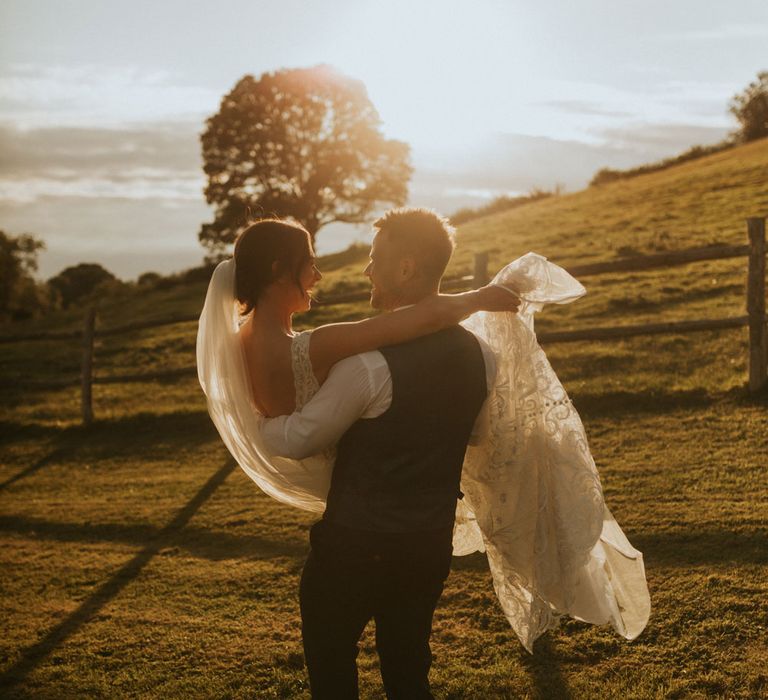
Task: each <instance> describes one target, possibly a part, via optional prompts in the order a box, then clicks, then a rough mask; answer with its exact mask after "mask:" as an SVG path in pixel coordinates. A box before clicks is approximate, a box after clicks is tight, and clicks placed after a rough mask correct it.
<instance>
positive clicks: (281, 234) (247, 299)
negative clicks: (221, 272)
mask: <svg viewBox="0 0 768 700" xmlns="http://www.w3.org/2000/svg"><path fill="white" fill-rule="evenodd" d="M234 255H235V296H236V297H237V300H238V301H239V302H240V304H241V305H242V309H241V312H242V313H243V314H247V313H250V312H251V311H252V310H253V309H254V308H255V307H256V304H257V303H258V301H259V297H261V295H262V294H263V293H264V290H266V288H267V287H269V285H270V284H272V282H274V281H275V280H277V279H279V278H280V277H282V276H283V275H284V274H286V273H287V274H289V275H290V277H291V279H293V280H294V282H296V286H297V287H298V288H299V289H300V290H301V291H302V293H303V292H304V290H303V289H302V287H301V270H302V268H303V266H304V264H305V263H306V262H307V260H309V259H310V258H312V257H313V256H314V252H313V250H312V239H311V237H310V235H309V233H308V232H307V230H306V229H305V228H304V227H303V226H301V225H300V224H296V223H293V222H292V221H282V220H280V219H262V220H261V221H256V222H254V223H251V224H250V225H249V226H248V227H247V228H245V229H243V231H241V232H240V234H239V235H238V237H237V240H236V241H235V254H234Z"/></svg>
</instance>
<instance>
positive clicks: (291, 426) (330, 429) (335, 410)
mask: <svg viewBox="0 0 768 700" xmlns="http://www.w3.org/2000/svg"><path fill="white" fill-rule="evenodd" d="M391 396H392V379H391V376H390V374H389V368H388V366H387V363H386V361H385V360H384V358H383V357H382V356H381V354H380V353H378V352H369V353H364V354H362V355H354V356H352V357H348V358H346V359H344V360H341V361H340V362H337V363H336V364H335V365H334V366H333V367H332V369H331V371H330V373H329V374H328V378H327V379H326V380H325V382H324V383H323V385H322V386H321V387H320V389H319V391H318V392H317V393H316V394H315V395H314V396H313V397H312V398H311V399H310V400H309V401H308V402H307V404H306V405H305V406H304V407H303V408H302V409H301V410H300V411H295V412H294V413H292V414H291V415H289V416H279V417H277V418H267V419H265V420H264V421H263V422H262V427H261V436H262V438H263V440H264V443H265V445H266V447H267V449H268V450H269V451H270V452H271V453H272V454H274V455H279V456H281V457H291V458H293V459H304V458H305V457H309V456H310V455H313V454H317V453H318V452H322V451H323V450H325V449H327V448H328V447H331V446H332V445H335V444H336V443H337V442H338V441H339V439H340V438H341V436H342V435H343V434H344V433H345V432H346V431H347V430H348V429H349V427H350V426H351V425H352V424H353V423H354V422H356V421H357V420H358V419H360V418H373V417H374V416H376V415H379V414H380V413H383V412H384V411H385V410H386V408H387V407H388V405H389V403H390V401H391Z"/></svg>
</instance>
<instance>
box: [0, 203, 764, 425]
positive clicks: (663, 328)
mask: <svg viewBox="0 0 768 700" xmlns="http://www.w3.org/2000/svg"><path fill="white" fill-rule="evenodd" d="M765 222H766V220H765V218H764V217H753V218H749V219H747V235H748V243H747V244H746V245H715V246H707V247H704V248H688V249H685V250H679V251H672V252H665V253H659V254H655V255H639V256H633V257H628V258H622V259H620V260H614V261H609V262H602V263H593V264H589V265H577V266H572V267H569V268H568V272H570V273H571V274H572V275H573V276H574V277H577V278H583V277H590V276H597V275H604V274H612V273H617V272H637V271H645V270H653V269H659V268H666V267H674V266H678V265H688V264H690V263H696V262H702V261H707V260H724V259H728V258H739V257H746V258H748V265H747V298H746V311H747V313H746V315H743V316H731V317H726V318H708V319H692V320H685V321H669V322H659V323H646V324H637V325H622V326H604V327H598V328H584V329H573V330H566V331H550V332H542V333H538V334H537V335H538V340H539V342H541V343H543V344H546V343H567V342H576V341H585V340H592V341H609V340H615V339H621V338H630V337H635V336H648V335H657V334H664V333H672V334H678V333H693V332H698V331H709V330H727V329H732V328H742V327H745V326H748V327H749V350H748V352H749V376H748V380H747V384H748V387H749V391H750V392H752V393H756V392H758V391H760V390H761V389H763V388H764V387H765V386H766V384H768V317H766V313H765V289H766V281H765V256H766V240H765V238H766V237H765ZM488 280H489V275H488V253H487V252H486V251H483V252H479V253H476V254H475V257H474V273H473V274H472V275H466V276H462V277H454V278H448V279H445V280H443V283H442V285H441V289H442V290H443V291H460V290H466V289H473V288H477V287H479V286H482V285H483V284H486V283H487V282H488ZM368 298H369V292H367V291H365V292H362V291H361V292H352V293H349V294H344V295H336V296H332V297H329V298H327V299H324V300H323V301H322V302H321V305H322V306H323V307H328V306H336V305H340V304H348V303H354V302H360V301H364V300H366V299H368ZM197 320H198V315H183V316H175V317H173V318H167V319H160V320H153V321H145V322H139V323H131V324H127V325H123V326H118V327H113V328H107V329H99V330H97V329H96V309H95V308H90V309H88V311H87V313H86V315H85V321H84V324H83V327H82V329H81V330H80V331H71V332H58V333H34V334H27V335H17V336H5V337H0V344H2V343H15V342H22V341H66V340H78V339H79V340H80V342H81V347H82V359H81V372H80V377H79V378H77V379H62V380H60V381H47V382H24V385H25V386H28V387H34V388H40V389H45V388H62V387H70V386H80V397H81V410H82V420H83V423H84V424H86V425H88V424H90V423H91V422H92V421H93V418H94V416H93V385H94V384H117V383H133V382H149V381H157V380H169V379H175V378H181V377H187V376H194V375H196V373H197V370H196V368H195V367H183V368H174V369H166V370H161V371H157V372H142V373H128V374H119V375H113V376H94V371H93V370H94V339H95V338H103V337H108V336H116V335H126V334H131V333H135V332H136V331H140V330H145V329H151V328H160V327H163V326H169V325H176V324H181V323H190V322H196V321H197Z"/></svg>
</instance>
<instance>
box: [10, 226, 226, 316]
mask: <svg viewBox="0 0 768 700" xmlns="http://www.w3.org/2000/svg"><path fill="white" fill-rule="evenodd" d="M42 250H45V243H44V242H43V241H42V240H40V239H39V238H37V237H36V236H34V235H32V234H29V233H24V234H20V235H17V236H13V235H11V234H8V233H6V232H4V231H0V323H8V322H13V321H24V320H26V319H30V318H38V317H41V316H44V315H45V314H46V313H48V312H50V311H55V310H57V309H69V308H73V307H77V306H79V305H85V304H92V303H96V302H97V301H98V299H99V298H101V297H103V296H112V297H115V296H119V295H121V294H126V295H127V294H130V293H132V292H133V291H134V290H135V289H168V288H171V287H175V286H178V285H185V284H195V283H207V282H208V280H209V279H210V277H211V274H212V273H213V266H212V265H211V264H208V263H206V264H203V265H201V266H200V267H194V268H191V269H189V270H184V271H182V272H177V273H174V274H171V275H165V276H163V275H160V274H159V273H157V272H145V273H144V274H142V275H140V276H139V278H138V279H137V280H136V282H135V283H131V282H124V281H122V280H120V279H118V278H117V277H115V275H113V274H112V273H111V272H110V271H109V270H107V269H106V268H104V267H102V266H101V265H99V264H98V263H80V264H78V265H72V266H70V267H66V268H64V269H63V270H62V271H61V272H59V273H58V274H56V275H54V276H53V277H50V278H49V279H47V280H37V279H35V277H34V273H35V272H37V269H38V254H39V253H40V251H42Z"/></svg>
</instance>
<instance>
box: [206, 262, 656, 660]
mask: <svg viewBox="0 0 768 700" xmlns="http://www.w3.org/2000/svg"><path fill="white" fill-rule="evenodd" d="M494 283H496V284H500V285H503V286H507V287H509V288H511V289H514V290H515V291H516V292H517V293H519V294H520V296H521V298H522V299H523V304H522V306H521V309H520V310H519V312H518V313H517V314H508V313H485V312H479V313H476V314H473V315H472V316H471V317H470V318H468V319H467V320H466V321H465V322H464V323H463V325H464V326H465V327H466V328H467V329H469V330H471V331H472V332H473V333H475V334H476V335H477V336H479V337H481V338H483V339H484V340H485V341H486V342H487V343H488V344H489V345H490V346H491V348H492V349H493V350H494V353H495V355H496V358H497V366H498V371H497V377H496V383H495V386H494V388H493V391H492V392H491V394H490V396H489V399H488V400H489V402H490V421H489V425H490V428H489V433H488V436H487V438H486V439H484V440H483V441H482V442H481V444H479V445H475V446H470V447H469V448H468V449H467V454H466V458H465V462H464V468H463V472H462V481H461V490H462V491H463V493H464V499H462V500H460V501H458V505H457V512H456V525H455V528H454V538H453V542H454V554H455V555H457V556H461V555H466V554H470V553H472V552H476V551H485V552H486V554H487V557H488V563H489V566H490V569H491V574H492V577H493V583H494V588H495V591H496V594H497V596H498V599H499V602H500V604H501V607H502V610H503V612H504V614H505V616H506V618H507V620H508V621H509V623H510V625H511V626H512V628H513V629H514V630H515V632H516V634H517V636H518V638H519V639H520V641H521V643H522V644H523V646H524V647H525V648H526V649H527V650H528V651H530V652H532V651H533V642H534V641H535V640H536V639H537V638H538V637H539V636H540V635H541V634H543V633H544V632H545V631H546V630H548V629H552V628H554V627H556V626H557V625H558V623H559V619H560V617H562V616H563V615H570V616H572V617H575V618H577V619H580V620H584V621H586V622H590V623H594V624H605V623H608V622H610V623H611V624H612V625H613V627H614V628H615V629H616V631H617V632H618V633H619V634H621V635H622V636H624V637H626V638H627V639H634V638H635V637H636V636H637V635H639V634H640V632H641V631H642V630H643V629H644V627H645V625H646V623H647V621H648V616H649V613H650V599H649V595H648V588H647V585H646V581H645V569H644V565H643V557H642V554H641V553H640V552H638V551H637V550H636V549H634V548H633V547H632V545H631V544H630V543H629V541H628V540H627V538H626V537H625V536H624V533H623V532H622V531H621V528H620V527H619V526H618V524H617V523H616V521H615V520H614V519H613V517H612V516H611V513H610V511H609V510H608V508H607V507H606V506H605V503H604V500H603V494H602V488H601V485H600V479H599V476H598V473H597V469H596V467H595V463H594V461H593V459H592V456H591V454H590V451H589V448H588V444H587V438H586V434H585V432H584V428H583V426H582V423H581V420H580V419H579V416H578V414H577V413H576V410H575V409H574V408H573V405H572V404H571V402H570V399H569V398H568V395H567V394H566V392H565V390H564V389H563V387H562V384H561V383H560V382H559V380H558V379H557V376H556V375H555V373H554V371H553V370H552V368H551V366H550V364H549V362H548V361H547V358H546V356H545V354H544V351H543V350H542V349H541V347H540V346H539V345H538V343H537V342H536V335H535V333H534V331H533V315H534V314H535V313H536V312H537V311H539V310H540V309H541V308H542V307H543V306H544V305H545V304H547V303H557V304H561V303H568V302H570V301H573V300H574V299H576V298H578V297H580V296H582V295H583V294H584V293H585V289H584V287H583V286H582V285H581V284H579V283H578V282H577V281H576V280H575V279H574V278H573V277H571V276H570V275H569V274H568V273H567V272H566V271H565V270H563V269H562V268H560V267H558V266H557V265H554V264H552V263H550V262H548V261H547V260H546V258H543V257H541V256H539V255H536V254H534V253H529V254H527V255H525V256H523V257H522V258H519V259H518V260H516V261H514V262H513V263H510V264H509V265H507V266H506V267H505V268H504V269H503V270H502V271H501V272H500V273H499V274H498V275H497V276H496V278H495V279H494ZM239 323H240V319H239V316H238V313H237V307H236V304H235V301H234V261H232V260H229V261H225V262H223V263H221V264H220V265H219V266H218V267H217V268H216V271H215V272H214V275H213V277H212V279H211V283H210V285H209V289H208V295H207V296H206V301H205V306H204V308H203V312H202V315H201V317H200V326H199V331H198V339H197V359H198V376H199V379H200V384H201V386H202V388H203V391H204V392H205V394H206V397H207V400H208V409H209V412H210V414H211V418H212V419H213V422H214V424H215V425H216V427H217V428H218V430H219V433H220V434H221V437H222V439H223V441H224V443H225V444H226V446H227V448H228V449H229V451H230V452H231V453H232V455H233V457H234V458H235V459H236V461H237V462H238V464H239V465H240V466H241V467H242V468H243V470H244V471H245V472H246V473H247V474H248V475H249V476H250V477H251V478H252V479H253V480H254V481H255V482H256V483H257V484H258V485H259V487H260V488H261V489H262V490H263V491H264V492H265V493H267V494H269V495H270V496H272V497H273V498H275V499H277V500H279V501H281V502H283V503H287V504H290V505H293V506H296V507H299V508H303V509H306V510H310V511H313V512H322V511H323V510H324V508H325V498H326V495H327V493H328V488H329V485H330V476H331V471H332V468H333V454H332V451H331V452H329V453H326V454H323V455H317V456H315V457H312V458H310V459H305V460H301V461H297V460H291V459H285V458H281V457H275V456H272V455H270V454H269V453H268V451H267V450H266V449H265V448H264V445H263V443H262V441H261V436H260V432H259V425H260V422H261V416H260V414H259V413H258V412H257V411H256V409H255V407H254V406H253V403H252V401H251V399H250V390H249V387H250V382H249V381H248V377H247V370H246V365H245V358H244V355H243V350H242V346H241V344H240V341H239V337H238V330H239ZM309 339H310V332H309V331H306V332H304V333H299V334H297V335H296V336H295V337H294V339H293V342H292V345H291V355H292V366H293V372H294V383H295V389H296V406H297V408H301V407H302V406H303V405H304V404H305V403H306V402H307V401H308V400H309V399H310V398H311V397H312V396H313V395H314V393H315V392H316V391H317V390H318V388H319V386H318V384H317V381H316V379H315V377H314V374H313V372H312V367H311V363H310V361H309Z"/></svg>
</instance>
